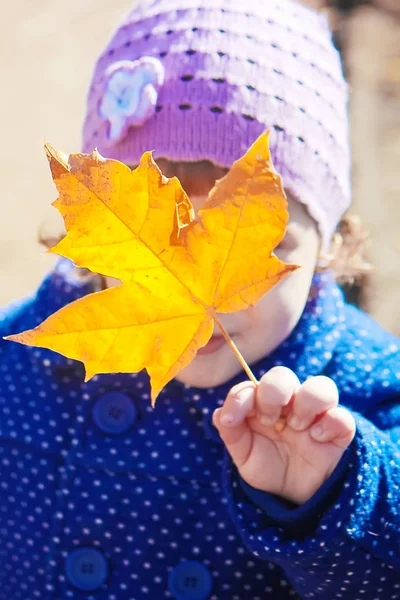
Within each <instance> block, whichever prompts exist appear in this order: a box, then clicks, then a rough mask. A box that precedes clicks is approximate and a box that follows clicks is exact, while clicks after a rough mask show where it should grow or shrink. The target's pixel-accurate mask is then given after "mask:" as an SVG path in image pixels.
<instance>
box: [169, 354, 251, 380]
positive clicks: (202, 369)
mask: <svg viewBox="0 0 400 600" xmlns="http://www.w3.org/2000/svg"><path fill="white" fill-rule="evenodd" d="M230 352H231V351H230ZM221 354H222V353H221ZM229 358H230V359H232V358H233V359H235V357H234V356H232V357H229ZM235 367H236V369H235ZM240 371H241V365H240V364H239V363H238V364H237V365H233V364H232V360H230V361H229V360H227V359H226V358H225V359H224V358H223V357H222V356H220V357H216V356H213V355H211V356H196V358H195V359H194V360H192V362H191V363H190V365H188V366H187V367H185V368H184V369H182V371H180V373H178V375H177V376H176V378H175V379H177V380H178V381H180V382H181V383H184V384H185V385H189V386H191V387H198V388H209V387H216V386H218V385H222V384H223V383H226V382H227V381H229V379H231V378H232V377H234V376H235V375H237V373H239V372H240Z"/></svg>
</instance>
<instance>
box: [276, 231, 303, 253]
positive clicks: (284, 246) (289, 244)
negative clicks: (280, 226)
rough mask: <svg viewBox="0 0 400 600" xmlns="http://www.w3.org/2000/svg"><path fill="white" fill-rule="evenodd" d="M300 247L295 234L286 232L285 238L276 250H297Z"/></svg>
mask: <svg viewBox="0 0 400 600" xmlns="http://www.w3.org/2000/svg"><path fill="white" fill-rule="evenodd" d="M297 246H298V240H297V237H296V236H295V235H294V234H293V232H291V231H289V230H286V233H285V236H284V238H283V239H282V240H281V242H280V243H279V244H278V246H277V247H276V248H275V250H287V251H290V250H295V249H296V248H297Z"/></svg>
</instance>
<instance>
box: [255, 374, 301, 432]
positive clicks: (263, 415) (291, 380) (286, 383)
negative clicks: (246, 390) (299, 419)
mask: <svg viewBox="0 0 400 600" xmlns="http://www.w3.org/2000/svg"><path fill="white" fill-rule="evenodd" d="M299 388H300V381H299V380H298V378H297V376H296V375H295V373H293V371H291V370H290V369H288V368H286V367H274V368H273V369H271V370H270V371H268V373H266V374H265V375H264V376H263V377H262V378H261V379H260V383H259V384H258V387H257V393H256V404H255V408H256V412H257V417H258V419H259V421H260V423H261V424H262V425H275V423H277V422H278V420H279V418H280V416H281V413H282V409H283V408H284V407H285V406H287V405H288V404H289V402H290V400H291V399H292V397H293V396H294V394H295V393H296V391H297V390H298V389H299Z"/></svg>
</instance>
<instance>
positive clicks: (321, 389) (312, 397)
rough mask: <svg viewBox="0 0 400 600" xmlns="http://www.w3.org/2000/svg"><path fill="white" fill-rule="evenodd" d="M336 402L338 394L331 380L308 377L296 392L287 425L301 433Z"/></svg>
mask: <svg viewBox="0 0 400 600" xmlns="http://www.w3.org/2000/svg"><path fill="white" fill-rule="evenodd" d="M338 402H339V392H338V389H337V387H336V384H335V382H334V381H333V380H332V379H330V378H329V377H325V376H324V375H318V376H317V377H310V379H307V381H305V382H304V383H303V385H302V386H301V387H300V389H299V390H298V391H297V392H296V394H295V396H294V399H293V402H292V405H291V411H290V415H289V416H288V419H287V423H288V424H289V425H290V427H291V428H292V429H294V430H295V431H303V430H304V429H307V427H309V426H310V425H311V424H312V423H313V422H314V421H315V419H316V418H317V417H318V416H319V415H323V414H324V413H325V412H326V411H327V410H329V409H331V408H334V407H336V406H337V405H338Z"/></svg>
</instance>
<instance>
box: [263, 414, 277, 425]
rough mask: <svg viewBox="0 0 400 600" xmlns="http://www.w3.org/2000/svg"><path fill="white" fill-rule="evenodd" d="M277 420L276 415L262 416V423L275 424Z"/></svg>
mask: <svg viewBox="0 0 400 600" xmlns="http://www.w3.org/2000/svg"><path fill="white" fill-rule="evenodd" d="M276 420H277V419H276V417H267V415H261V417H260V423H261V425H274V424H275V423H276Z"/></svg>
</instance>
